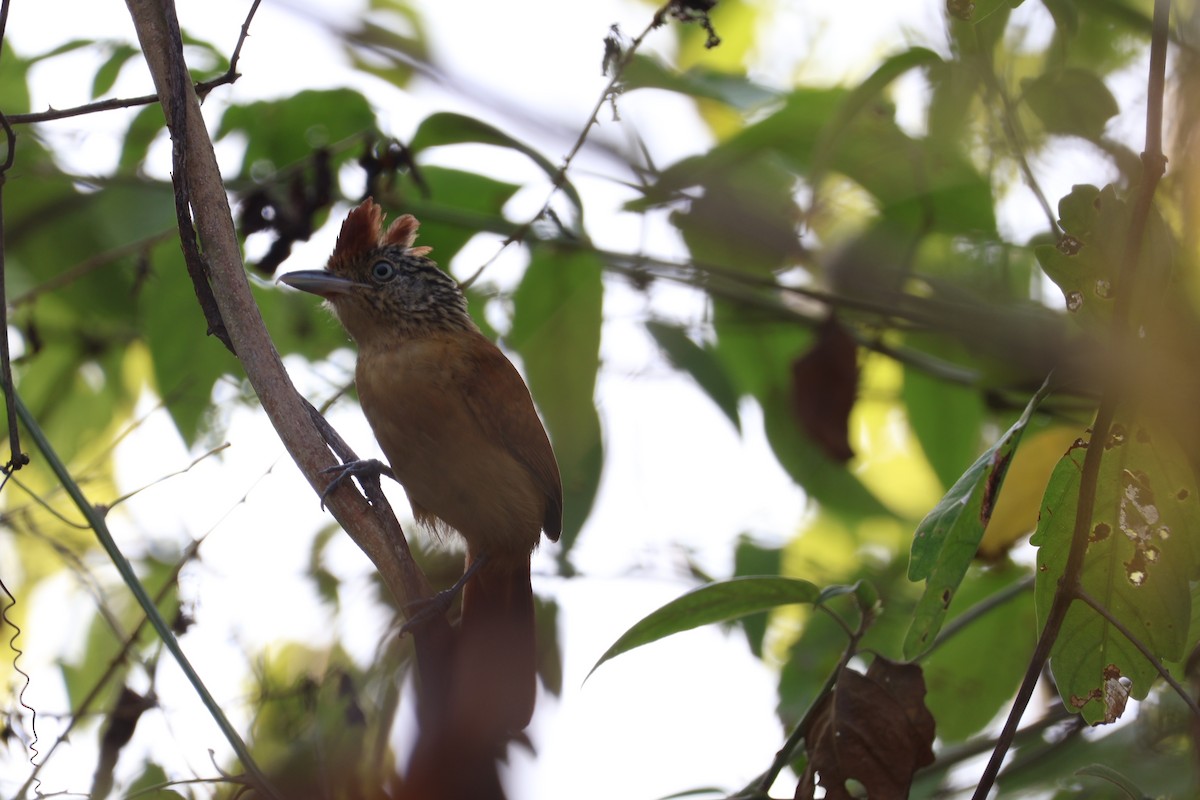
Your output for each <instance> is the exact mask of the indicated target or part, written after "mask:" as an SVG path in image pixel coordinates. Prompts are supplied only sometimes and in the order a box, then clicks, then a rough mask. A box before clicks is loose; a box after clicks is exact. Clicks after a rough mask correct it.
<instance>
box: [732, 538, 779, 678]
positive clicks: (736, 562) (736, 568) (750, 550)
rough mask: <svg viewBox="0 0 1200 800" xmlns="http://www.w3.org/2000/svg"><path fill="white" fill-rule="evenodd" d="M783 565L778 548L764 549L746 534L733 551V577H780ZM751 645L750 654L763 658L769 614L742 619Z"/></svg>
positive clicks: (748, 616)
mask: <svg viewBox="0 0 1200 800" xmlns="http://www.w3.org/2000/svg"><path fill="white" fill-rule="evenodd" d="M782 565H783V553H782V551H781V550H780V549H779V548H778V547H763V546H762V545H760V544H758V543H757V542H755V541H754V540H753V539H751V538H750V537H749V536H747V535H746V534H742V535H741V536H739V537H738V540H737V545H736V546H735V548H734V551H733V575H734V577H735V578H744V577H748V576H751V575H778V574H779V572H780V569H781V567H782ZM741 626H742V629H743V630H744V631H746V639H747V641H748V642H749V643H750V652H752V653H754V655H755V656H757V657H759V658H762V655H763V639H765V638H766V635H767V614H766V613H765V612H763V613H761V614H750V615H747V616H745V617H743V618H742V619H741Z"/></svg>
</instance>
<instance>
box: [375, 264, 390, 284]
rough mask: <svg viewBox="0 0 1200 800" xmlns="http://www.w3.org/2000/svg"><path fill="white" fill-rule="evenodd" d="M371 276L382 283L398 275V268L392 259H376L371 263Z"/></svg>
mask: <svg viewBox="0 0 1200 800" xmlns="http://www.w3.org/2000/svg"><path fill="white" fill-rule="evenodd" d="M371 277H372V278H374V279H375V280H377V281H380V282H381V283H382V282H383V281H390V280H391V279H392V278H394V277H396V268H395V267H394V266H392V263H391V262H390V261H376V262H375V263H374V264H372V265H371Z"/></svg>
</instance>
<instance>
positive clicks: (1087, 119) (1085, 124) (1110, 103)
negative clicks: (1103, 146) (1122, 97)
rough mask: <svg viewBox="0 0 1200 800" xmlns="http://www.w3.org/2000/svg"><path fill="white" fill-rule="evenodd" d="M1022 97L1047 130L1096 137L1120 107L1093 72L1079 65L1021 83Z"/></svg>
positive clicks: (1091, 138)
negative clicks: (1023, 96) (1023, 94)
mask: <svg viewBox="0 0 1200 800" xmlns="http://www.w3.org/2000/svg"><path fill="white" fill-rule="evenodd" d="M1023 88H1024V93H1025V101H1026V102H1027V103H1029V107H1030V108H1031V109H1033V113H1034V114H1037V116H1038V119H1040V120H1041V121H1042V125H1043V126H1045V128H1046V130H1047V131H1048V132H1050V133H1063V134H1073V135H1076V136H1081V137H1083V138H1084V139H1089V140H1092V141H1097V140H1099V139H1100V138H1101V136H1103V134H1104V126H1105V125H1106V124H1107V123H1108V121H1109V120H1110V119H1112V118H1113V117H1115V116H1116V115H1117V113H1118V112H1119V111H1120V110H1121V109H1120V107H1119V106H1118V105H1117V100H1116V98H1114V97H1113V95H1112V92H1110V91H1109V90H1108V87H1107V86H1105V85H1104V81H1102V80H1101V79H1100V77H1099V76H1098V75H1096V73H1094V72H1092V71H1091V70H1087V69H1081V68H1078V67H1068V68H1066V69H1061V70H1055V71H1052V72H1047V73H1045V74H1044V75H1039V76H1038V77H1037V78H1034V79H1032V80H1028V81H1026V82H1025V83H1024V86H1023Z"/></svg>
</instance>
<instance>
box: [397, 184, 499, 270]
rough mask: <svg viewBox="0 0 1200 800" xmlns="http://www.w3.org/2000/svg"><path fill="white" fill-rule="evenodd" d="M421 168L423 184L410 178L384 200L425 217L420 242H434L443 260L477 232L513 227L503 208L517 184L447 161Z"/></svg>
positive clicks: (435, 251) (446, 262)
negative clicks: (449, 164) (445, 164)
mask: <svg viewBox="0 0 1200 800" xmlns="http://www.w3.org/2000/svg"><path fill="white" fill-rule="evenodd" d="M420 174H421V180H422V186H414V185H412V182H409V181H405V182H403V183H400V184H398V185H397V186H396V187H395V188H394V189H392V191H391V192H390V193H389V195H388V196H387V197H384V198H379V200H380V202H385V201H388V202H389V203H390V205H391V207H392V208H393V209H394V210H395V211H397V212H399V211H404V212H406V213H410V214H413V215H415V216H416V217H417V219H419V220H421V230H420V236H419V238H418V241H417V243H418V244H424V245H430V246H432V247H433V248H434V249H433V253H432V254H431V256H430V257H431V258H433V259H434V260H435V261H437V262H438V263H440V264H442V265H443V266H448V265H449V264H450V261H451V259H453V258H454V256H455V255H457V253H458V251H459V250H461V249H462V247H463V246H464V245H465V244H466V243H467V242H468V241H469V240H470V239H471V238H472V237H474V236H475V235H476V234H478V233H480V232H482V231H489V232H492V233H502V234H507V233H509V231H510V230H511V229H512V227H513V226H512V224H511V223H509V222H508V221H507V220H505V219H504V215H503V213H502V212H503V209H504V206H505V204H506V203H508V201H509V200H510V199H512V196H513V195H514V194H516V192H517V190H518V189H519V188H520V187H519V186H517V185H516V184H514V183H506V182H504V181H498V180H496V179H494V178H489V177H487V176H486V175H478V174H476V173H473V172H464V171H462V170H457V169H449V168H447V167H437V166H422V167H421V168H420Z"/></svg>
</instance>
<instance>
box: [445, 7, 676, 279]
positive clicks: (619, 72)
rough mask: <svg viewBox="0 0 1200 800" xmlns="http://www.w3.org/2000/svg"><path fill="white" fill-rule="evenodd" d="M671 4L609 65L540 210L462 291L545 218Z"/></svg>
mask: <svg viewBox="0 0 1200 800" xmlns="http://www.w3.org/2000/svg"><path fill="white" fill-rule="evenodd" d="M673 5H675V0H667V2H666V3H665V4H663V5H662V6H661V7H660V8H659V9H658V11H657V12H655V14H654V17H653V18H652V19H651V20H650V23H649V24H648V25H647V26H646V28H645V30H643V31H642V32H641V33H640V34H638V36H637V38H635V39H634V40H633V41H632V42H631V43H630V45H629V47H628V48H626V50H625V52H623V53H622V54H621V56H620V58H618V59H615V60H614V61H613V62H612V75H611V77H610V78H609V80H608V84H607V85H606V86H605V87H604V90H603V91H602V92H600V97H599V98H598V99H597V100H596V105H595V106H594V107H593V108H592V113H591V116H590V117H588V120H587V122H586V123H585V124H584V126H583V129H582V130H581V131H579V136H578V137H576V139H575V144H574V145H572V147H571V149H570V151H569V152H568V153H567V155H566V157H565V158H564V159H563V162H562V166H560V167H559V168H558V170H557V171H556V172H555V173H554V177H553V178H552V180H551V187H550V192H549V194H547V196H546V200H545V202H543V203H542V207H541V209H540V210H539V211H538V212H537V213H536V214H534V215H533V217H532V218H530V219H529V220H528V221H526V222H524V223H522V224H521V225H519V226H517V228H516V230H514V231H513V232H512V233H510V234H509V235H508V237H507V238H505V239H504V241H503V242H501V243H500V247H499V248H497V249H496V252H495V253H493V254H492V257H491V258H489V259H488V260H487V261H485V262H484V263H483V265H482V266H481V267H479V269H477V270H475V273H474V274H473V275H471V276H470V277H469V278H467V279H466V280H465V281H463V282H462V287H463V288H464V289H465V288H467V287H468V286H470V285H471V284H473V283H474V282H475V281H476V280H478V279H479V276H480V275H482V274H483V272H484V270H486V269H487V268H488V267H490V266H491V265H492V264H493V263H495V261H496V259H497V258H499V257H500V254H501V253H503V252H504V251H505V250H506V249H507V248H508V246H509V245H510V244H516V243H518V242H522V241H524V240H525V237H526V236H528V235H529V231H530V230H532V229H533V226H534V225H535V224H536V223H537V222H538V220H540V219H542V218H543V217H545V216H546V213H547V212H548V211H549V210H550V203H551V201H553V200H554V197H555V196H556V195H557V194H558V192H559V190H560V189H562V187H563V185H564V184H565V183H566V182H567V170H569V169H570V168H571V162H573V161H574V160H575V156H577V155H579V151H580V150H582V149H583V145H584V143H586V142H587V139H588V135H589V134H590V133H591V131H592V128H593V127H595V126H596V125H599V124H600V112H601V111H603V110H604V107H605V106H606V105H607V104H608V103H609V101H610V99H611V98H612V97H613V93H614V92H615V91H616V90H617V86H618V84H619V83H620V82H621V77H622V76H623V75H624V74H625V69H626V67H628V66H629V64H630V63H631V62H632V61H633V57H634V55H635V54H636V53H637V51H638V48H640V47H641V46H642V42H644V41H645V39H646V37H647V36H649V35H650V32H651V31H653V30H654V29H655V28H659V27H661V26H662V24H663V17H664V15H665V14H666V13H667V12H668V11H669V10H670V8H671V6H673Z"/></svg>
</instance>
